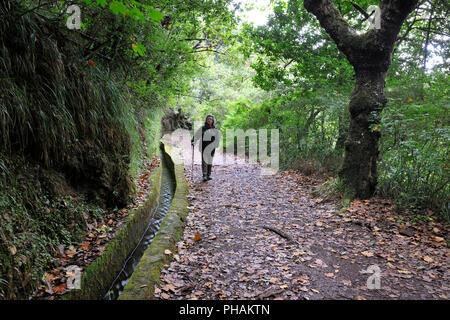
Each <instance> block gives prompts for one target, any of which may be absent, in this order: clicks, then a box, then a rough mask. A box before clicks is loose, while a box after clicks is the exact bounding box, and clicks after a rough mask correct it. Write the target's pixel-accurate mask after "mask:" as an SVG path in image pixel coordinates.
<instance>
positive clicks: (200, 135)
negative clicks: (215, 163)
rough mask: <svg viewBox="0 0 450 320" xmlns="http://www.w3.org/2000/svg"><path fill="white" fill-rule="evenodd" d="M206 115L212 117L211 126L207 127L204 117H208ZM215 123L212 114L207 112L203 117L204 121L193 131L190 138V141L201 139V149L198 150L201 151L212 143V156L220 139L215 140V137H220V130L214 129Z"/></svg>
mask: <svg viewBox="0 0 450 320" xmlns="http://www.w3.org/2000/svg"><path fill="white" fill-rule="evenodd" d="M208 117H212V118H213V123H212V125H211V127H208V124H207V123H206V119H208ZM215 123H216V118H215V117H214V115H212V114H208V115H207V116H206V117H205V123H204V125H203V126H202V127H201V128H200V129H198V130H197V132H195V134H194V137H193V138H192V140H191V141H192V142H194V141H197V140H198V139H201V142H202V143H201V145H200V147H201V150H200V152H202V153H203V151H204V150H205V148H206V147H207V146H208V145H209V144H211V143H214V149H213V150H212V152H211V155H212V156H214V153H215V151H216V149H215V148H217V147H218V146H219V141H220V139H217V141H216V137H217V138H218V137H220V132H219V130H217V129H216V127H215ZM209 129H211V130H212V131H208V130H209ZM205 133H206V135H205Z"/></svg>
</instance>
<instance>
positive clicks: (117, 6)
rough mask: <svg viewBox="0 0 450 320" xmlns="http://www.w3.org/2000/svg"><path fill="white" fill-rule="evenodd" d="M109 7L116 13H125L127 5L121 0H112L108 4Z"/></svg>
mask: <svg viewBox="0 0 450 320" xmlns="http://www.w3.org/2000/svg"><path fill="white" fill-rule="evenodd" d="M109 9H110V10H111V11H112V12H113V13H114V14H116V15H118V14H125V13H127V7H126V6H125V5H124V4H123V2H122V1H113V2H111V4H110V5H109Z"/></svg>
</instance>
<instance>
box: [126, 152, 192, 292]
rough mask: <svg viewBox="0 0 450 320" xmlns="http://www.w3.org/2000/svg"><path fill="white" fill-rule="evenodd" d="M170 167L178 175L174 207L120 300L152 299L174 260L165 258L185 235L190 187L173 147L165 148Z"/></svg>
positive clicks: (172, 205)
mask: <svg viewBox="0 0 450 320" xmlns="http://www.w3.org/2000/svg"><path fill="white" fill-rule="evenodd" d="M164 149H165V152H166V159H167V161H166V163H167V165H168V167H169V169H171V170H173V172H174V175H175V183H176V189H175V194H174V197H173V200H172V204H171V206H170V208H169V211H168V212H167V214H166V216H165V217H164V219H163V221H162V223H161V227H160V229H159V231H158V233H157V234H156V236H155V238H154V239H153V241H152V243H151V244H150V246H149V247H148V248H147V249H146V250H145V252H144V254H143V256H142V258H141V260H140V261H139V264H138V265H137V266H136V269H135V270H134V272H133V274H132V275H131V278H130V280H129V281H128V283H127V284H126V286H125V288H124V291H123V293H122V294H121V295H120V296H119V300H145V299H152V298H153V293H154V289H155V285H156V284H158V283H159V282H160V278H159V277H160V272H161V269H162V267H163V265H164V264H166V263H167V262H169V261H170V260H171V259H172V256H171V255H169V254H165V251H166V250H167V249H168V250H170V251H171V252H175V250H176V247H175V244H176V242H177V241H178V240H180V239H181V236H182V235H183V230H184V226H185V223H186V216H187V211H188V209H187V207H188V202H187V194H188V191H189V186H188V184H187V181H186V177H185V175H184V167H183V165H182V164H181V163H182V162H181V161H178V160H177V159H176V152H173V149H172V147H171V146H169V145H164Z"/></svg>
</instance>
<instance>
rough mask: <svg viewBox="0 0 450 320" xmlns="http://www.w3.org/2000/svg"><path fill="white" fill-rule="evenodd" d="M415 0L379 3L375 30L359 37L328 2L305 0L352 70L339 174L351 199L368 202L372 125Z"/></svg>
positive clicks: (374, 143)
mask: <svg viewBox="0 0 450 320" xmlns="http://www.w3.org/2000/svg"><path fill="white" fill-rule="evenodd" d="M417 2H418V0H381V1H380V9H381V24H380V28H379V29H372V30H369V31H367V32H366V33H365V34H361V35H359V34H358V33H357V32H355V30H353V29H352V28H351V27H350V26H349V25H348V23H347V22H346V21H345V20H344V19H343V18H342V16H341V15H340V12H339V11H338V10H337V9H336V7H335V6H334V3H333V1H332V0H304V5H305V8H306V10H308V11H309V12H311V13H313V14H314V15H315V16H316V17H317V19H318V20H319V22H320V25H321V26H322V27H323V28H324V29H325V30H326V31H327V33H328V34H329V35H330V37H331V38H332V39H333V41H334V42H335V43H336V45H337V47H338V48H339V50H340V51H342V52H343V53H344V54H345V56H346V57H347V59H348V61H349V62H350V64H351V65H352V66H353V68H354V70H355V75H356V85H355V89H354V91H353V93H352V96H351V99H350V105H349V111H350V126H349V132H348V135H347V140H346V142H345V158H344V163H343V165H342V168H341V170H340V172H339V176H340V178H341V179H342V180H343V182H344V183H345V185H346V186H347V187H348V189H349V196H351V197H358V198H369V197H371V196H372V195H373V193H374V191H375V187H376V185H377V160H378V140H379V139H380V133H379V131H378V130H375V129H374V127H375V126H376V124H377V123H378V121H379V119H378V118H379V116H380V113H381V111H382V110H383V108H384V106H385V105H386V98H385V95H384V86H385V77H386V73H387V71H388V69H389V65H390V62H391V54H392V51H393V48H394V44H395V41H396V39H397V35H398V33H399V31H400V28H401V26H402V24H403V21H404V20H405V19H406V17H407V16H408V14H409V13H410V12H411V11H412V10H413V9H414V8H415V6H416V5H417Z"/></svg>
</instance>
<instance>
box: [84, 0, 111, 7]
mask: <svg viewBox="0 0 450 320" xmlns="http://www.w3.org/2000/svg"><path fill="white" fill-rule="evenodd" d="M85 1H86V0H85ZM96 1H97V4H98V5H100V6H101V7H102V8H104V7H106V5H107V4H108V2H107V1H106V0H96ZM89 2H91V1H90V0H89Z"/></svg>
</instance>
